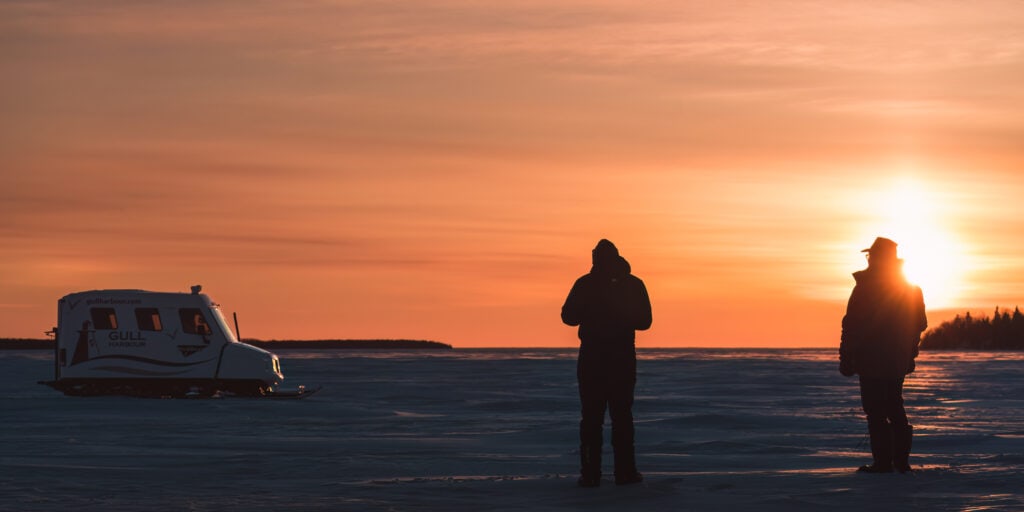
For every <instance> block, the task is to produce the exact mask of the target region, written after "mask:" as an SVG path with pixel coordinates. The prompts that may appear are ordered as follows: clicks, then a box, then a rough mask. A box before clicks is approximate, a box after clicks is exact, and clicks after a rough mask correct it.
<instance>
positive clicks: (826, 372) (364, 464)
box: [0, 349, 1024, 512]
mask: <svg viewBox="0 0 1024 512" xmlns="http://www.w3.org/2000/svg"><path fill="white" fill-rule="evenodd" d="M278 354H279V356H280V357H281V359H282V365H283V371H284V373H285V375H286V376H287V380H286V385H291V386H295V385H298V384H306V385H317V384H322V385H323V386H324V389H323V390H322V391H320V392H319V393H317V394H316V395H314V396H312V397H309V398H307V399H304V400H261V399H243V398H224V399H195V400H188V399H179V400H170V399H163V400H162V399H140V398H127V397H93V398H76V397H65V396H63V395H61V394H60V393H59V392H56V391H54V390H52V389H50V388H48V387H45V386H41V385H38V384H36V381H39V380H45V379H48V378H51V376H52V365H53V362H52V361H51V354H50V353H49V352H45V351H3V352H0V371H2V372H3V374H4V375H6V385H5V386H4V387H3V389H2V390H0V411H2V414H3V428H2V430H0V446H2V447H3V450H2V451H0V496H2V497H3V498H2V499H0V510H10V511H58V510H61V511H63V510H76V511H92V510H95V511H107V512H109V511H151V510H153V511H155V510H160V511H163V510H189V511H321V510H323V511H328V510H330V511H336V510H455V511H459V510H466V511H470V510H472V511H477V510H499V511H501V510H531V512H535V511H544V510H588V511H604V510H607V511H611V510H616V511H618V510H733V511H743V510H756V511H759V512H765V511H776V510H779V511H782V510H785V511H792V510H827V511H829V512H835V511H843V510H851V511H852V510H856V511H863V510H879V511H882V510H899V511H908V510H927V511H936V510H939V511H941V510H1005V511H1010V510H1017V511H1020V510H1024V495H1022V492H1024V476H1022V475H1024V354H1020V353H926V354H924V355H923V356H922V357H921V358H920V359H919V363H918V366H917V368H918V370H917V372H916V373H914V374H913V375H912V376H911V377H910V378H909V379H908V381H907V386H906V398H907V405H908V412H909V414H910V418H911V423H913V424H914V425H915V426H916V434H917V435H916V437H915V446H914V455H913V456H912V458H911V463H912V464H913V465H914V467H915V468H916V469H917V471H915V472H914V473H911V474H906V475H901V474H887V475H868V474H858V473H855V472H854V469H855V468H856V467H857V466H858V465H860V464H864V463H867V462H869V455H868V446H867V441H866V430H867V428H866V424H865V422H864V419H863V413H862V411H861V409H860V402H859V395H858V390H857V384H856V379H847V378H844V377H842V376H840V375H839V373H838V371H837V361H836V352H835V351H834V350H776V351H770V350H696V349H694V350H641V353H640V357H641V361H640V366H639V372H640V375H639V382H638V386H637V402H636V406H635V408H634V412H635V415H636V419H637V453H638V455H637V457H638V464H639V467H640V470H641V471H642V472H643V473H644V474H645V476H646V481H645V482H644V483H642V484H639V485H632V486H621V487H619V486H615V485H614V483H613V482H612V481H611V480H610V476H606V480H605V482H604V484H603V485H602V486H601V487H599V488H596V489H583V488H579V487H577V486H576V476H577V470H578V455H577V445H578V438H577V426H578V421H579V417H578V414H579V404H578V397H577V394H576V383H575V352H574V351H572V350H453V351H444V352H435V351H417V352H379V351H279V352H278ZM609 437H610V436H609V435H608V434H607V432H606V435H605V438H606V439H608V438H609ZM610 451H611V450H610V447H607V446H606V450H605V453H606V457H605V471H606V473H609V472H610V463H611V454H610Z"/></svg>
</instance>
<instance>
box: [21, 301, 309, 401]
mask: <svg viewBox="0 0 1024 512" xmlns="http://www.w3.org/2000/svg"><path fill="white" fill-rule="evenodd" d="M201 289H202V287H200V286H193V287H192V293H166V292H149V291H143V290H95V291H86V292H79V293H72V294H70V295H67V296H65V297H63V298H61V299H60V300H59V301H58V302H57V327H55V328H54V329H53V334H54V337H55V338H56V343H55V348H54V352H55V353H54V380H52V381H46V382H41V384H46V385H48V386H51V387H53V388H54V389H57V390H60V391H63V392H64V394H66V395H110V394H115V395H135V396H170V397H193V396H214V395H224V394H226V395H241V396H261V397H263V396H265V397H290V398H301V397H302V396H305V395H308V394H311V393H312V392H314V391H316V390H306V389H305V387H303V386H299V388H298V389H296V390H291V391H284V390H281V389H279V388H278V385H279V384H280V383H281V381H282V380H284V375H282V374H281V363H280V361H279V360H278V358H277V356H276V355H274V354H272V353H270V352H268V351H266V350H263V349H261V348H257V347H254V346H252V345H247V344H245V343H241V342H239V341H238V340H237V339H236V338H235V336H234V334H232V332H231V329H229V328H228V326H227V323H226V322H225V321H224V317H223V316H222V315H221V313H220V310H219V309H218V307H217V305H216V304H214V303H213V302H212V301H211V300H210V298H209V297H208V296H206V295H205V294H202V293H200V291H201ZM237 328H238V324H237V321H236V324H235V329H236V330H237Z"/></svg>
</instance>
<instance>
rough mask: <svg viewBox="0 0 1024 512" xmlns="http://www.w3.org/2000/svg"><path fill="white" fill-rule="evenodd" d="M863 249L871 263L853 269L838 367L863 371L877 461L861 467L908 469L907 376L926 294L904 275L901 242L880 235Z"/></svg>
mask: <svg viewBox="0 0 1024 512" xmlns="http://www.w3.org/2000/svg"><path fill="white" fill-rule="evenodd" d="M864 252H867V253H868V254H867V257H868V268H867V269H865V270H862V271H860V272H856V273H854V274H853V277H854V279H855V280H856V281H857V284H856V285H855V286H854V288H853V293H851V294H850V302H849V304H848V305H847V307H846V316H845V317H843V336H842V342H841V343H840V345H839V371H840V372H841V373H842V374H843V375H845V376H847V377H850V376H853V375H855V374H857V375H860V397H861V403H862V404H863V406H864V413H865V414H867V418H868V435H869V436H870V438H871V455H872V457H873V458H874V462H873V463H872V464H870V465H867V466H862V467H861V468H860V469H858V471H863V472H867V473H891V472H892V471H893V469H894V468H895V469H896V470H898V471H899V472H901V473H905V472H907V471H910V470H911V469H910V462H909V458H910V446H911V439H912V437H913V427H911V426H910V424H909V422H908V421H907V413H906V410H904V408H903V379H904V377H906V375H907V374H909V373H910V372H912V371H914V358H915V357H917V353H918V343H920V340H921V332H922V331H924V330H925V328H926V327H928V320H927V318H926V317H925V310H924V297H923V296H922V294H921V289H920V288H918V287H917V286H914V285H912V284H910V283H908V282H907V280H906V278H905V277H904V276H903V260H901V259H899V258H897V257H896V242H893V241H892V240H889V239H887V238H878V239H876V240H875V243H874V244H872V245H871V248H870V249H865V250H864Z"/></svg>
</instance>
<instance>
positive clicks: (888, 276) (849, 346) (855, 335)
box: [839, 266, 928, 379]
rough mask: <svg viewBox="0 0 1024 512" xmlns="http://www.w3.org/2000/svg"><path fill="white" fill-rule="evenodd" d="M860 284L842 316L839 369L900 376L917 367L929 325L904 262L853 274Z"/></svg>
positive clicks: (868, 375)
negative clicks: (902, 264) (923, 336)
mask: <svg viewBox="0 0 1024 512" xmlns="http://www.w3.org/2000/svg"><path fill="white" fill-rule="evenodd" d="M853 277H854V279H855V280H856V282H857V284H856V285H855V286H854V288H853V292H852V293H851V294H850V301H849V303H848V304H847V307H846V316H844V317H843V334H842V342H841V343H840V345H839V359H840V371H842V372H843V373H844V375H852V374H854V373H856V374H860V376H861V377H865V378H873V379H896V378H902V377H904V376H906V375H907V374H908V373H910V372H912V371H913V370H914V358H915V357H917V354H918V344H919V343H920V340H921V332H922V331H924V330H925V328H927V327H928V319H927V317H926V316H925V309H924V297H923V295H922V294H921V289H920V288H919V287H917V286H914V285H912V284H910V283H908V282H907V281H906V279H905V278H904V277H903V274H902V272H901V269H900V267H898V266H895V267H893V268H890V269H877V268H870V267H869V268H868V269H867V270H862V271H860V272H856V273H854V274H853Z"/></svg>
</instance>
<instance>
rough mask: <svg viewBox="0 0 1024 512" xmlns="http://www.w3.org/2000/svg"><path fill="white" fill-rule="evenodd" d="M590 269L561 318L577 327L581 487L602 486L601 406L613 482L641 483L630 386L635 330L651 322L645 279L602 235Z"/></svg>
mask: <svg viewBox="0 0 1024 512" xmlns="http://www.w3.org/2000/svg"><path fill="white" fill-rule="evenodd" d="M592 261H593V267H591V269H590V273H588V274H585V275H584V276H582V277H580V278H579V279H577V280H576V282H575V284H573V286H572V289H571V290H570V291H569V295H568V297H566V299H565V304H564V305H563V306H562V321H563V322H564V323H566V324H567V325H571V326H579V330H578V333H579V339H580V351H579V358H578V360H577V364H576V378H577V381H578V383H579V393H580V402H581V406H582V407H581V409H582V411H581V416H582V418H581V420H580V478H579V485H581V486H583V487H596V486H598V485H600V484H601V450H602V446H603V444H604V439H603V432H602V431H603V425H604V416H605V410H606V409H607V410H608V413H609V415H610V416H611V420H612V447H613V451H614V454H615V483H616V484H619V485H625V484H631V483H637V482H641V481H643V476H642V475H641V474H640V472H639V471H637V468H636V456H635V450H634V429H633V412H632V408H633V390H634V387H635V385H636V345H635V341H636V331H638V330H646V329H648V328H649V327H650V326H651V301H650V298H649V297H648V295H647V288H646V287H645V286H644V283H643V281H641V280H640V279H639V278H638V277H636V276H634V275H632V274H631V273H630V272H631V268H630V265H629V262H627V261H626V260H625V258H623V257H622V256H620V255H619V251H618V249H617V248H616V247H615V244H613V243H611V242H610V241H608V240H604V239H602V240H601V241H599V242H598V243H597V246H596V247H594V250H593V252H592Z"/></svg>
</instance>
